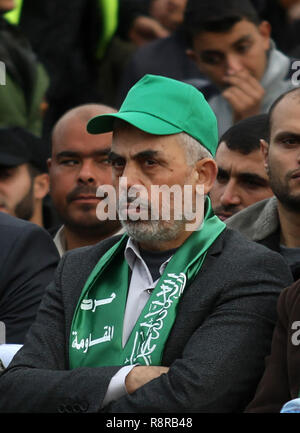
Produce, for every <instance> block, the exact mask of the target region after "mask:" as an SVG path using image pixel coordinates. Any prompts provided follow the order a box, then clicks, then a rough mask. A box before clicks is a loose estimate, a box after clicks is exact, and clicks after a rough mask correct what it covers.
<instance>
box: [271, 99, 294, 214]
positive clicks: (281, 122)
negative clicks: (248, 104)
mask: <svg viewBox="0 0 300 433" xmlns="http://www.w3.org/2000/svg"><path fill="white" fill-rule="evenodd" d="M299 118H300V101H299V93H297V94H296V95H294V96H287V97H286V98H284V99H283V100H282V101H281V102H279V104H278V105H277V107H276V108H275V110H274V112H273V115H272V121H271V137H270V144H269V145H268V144H267V143H264V146H263V149H264V154H265V161H266V168H267V170H268V174H269V178H270V186H271V188H272V190H273V192H274V194H275V195H276V197H277V198H278V200H279V202H280V203H281V204H282V205H283V206H284V207H285V208H287V209H289V210H291V211H295V212H300V124H299Z"/></svg>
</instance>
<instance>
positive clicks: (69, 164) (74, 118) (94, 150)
mask: <svg viewBox="0 0 300 433" xmlns="http://www.w3.org/2000/svg"><path fill="white" fill-rule="evenodd" d="M112 111H114V110H113V108H111V107H107V106H104V105H99V104H86V105H82V106H79V107H76V108H73V109H71V110H70V111H68V112H67V113H65V114H64V115H63V116H62V117H61V118H60V119H59V121H58V122H57V123H56V125H55V127H54V130H53V134H52V156H51V159H49V160H48V166H49V174H50V195H51V198H52V201H53V204H54V207H55V209H56V211H57V213H58V215H59V217H60V219H61V221H62V222H63V226H62V227H60V229H59V230H58V232H57V233H56V235H55V237H54V242H55V244H56V246H57V248H58V251H59V253H60V254H61V255H62V254H63V253H64V252H65V251H67V250H71V249H73V248H78V247H82V246H86V245H93V244H96V243H97V242H100V241H101V240H103V239H105V238H106V237H108V236H111V235H113V234H116V232H118V230H119V229H120V224H119V222H118V220H114V221H109V220H107V221H100V220H99V219H98V218H97V215H96V208H97V205H98V203H99V202H100V198H98V197H96V192H97V189H98V187H99V186H101V185H103V184H105V185H111V166H110V163H109V162H108V154H109V152H110V148H111V140H112V134H111V133H108V134H104V135H101V136H96V137H95V136H92V135H90V134H88V133H87V131H86V123H87V121H88V120H89V119H90V118H91V117H93V116H96V115H99V114H105V113H111V112H112Z"/></svg>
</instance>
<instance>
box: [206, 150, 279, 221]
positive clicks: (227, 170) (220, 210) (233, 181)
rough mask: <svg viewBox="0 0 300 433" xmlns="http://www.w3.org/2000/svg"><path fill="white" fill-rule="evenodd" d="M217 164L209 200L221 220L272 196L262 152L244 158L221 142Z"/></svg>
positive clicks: (256, 151)
mask: <svg viewBox="0 0 300 433" xmlns="http://www.w3.org/2000/svg"><path fill="white" fill-rule="evenodd" d="M216 162H217V165H218V175H217V179H216V182H215V184H214V186H213V188H212V190H211V192H210V198H211V201H212V207H213V209H214V212H215V214H216V215H217V216H218V217H219V218H220V219H221V220H223V221H224V220H226V219H227V218H229V217H231V216H232V215H234V214H235V213H237V212H239V211H241V210H242V209H244V208H246V207H248V206H250V205H251V204H254V203H256V202H258V201H261V200H264V199H266V198H268V197H271V196H272V195H273V192H272V190H271V188H270V186H269V181H268V176H267V174H266V171H265V167H264V160H263V154H262V152H261V151H260V150H255V151H254V152H251V153H249V154H248V155H243V154H242V153H240V152H236V151H232V150H230V149H228V147H227V145H226V143H225V142H222V143H220V145H219V147H218V150H217V153H216Z"/></svg>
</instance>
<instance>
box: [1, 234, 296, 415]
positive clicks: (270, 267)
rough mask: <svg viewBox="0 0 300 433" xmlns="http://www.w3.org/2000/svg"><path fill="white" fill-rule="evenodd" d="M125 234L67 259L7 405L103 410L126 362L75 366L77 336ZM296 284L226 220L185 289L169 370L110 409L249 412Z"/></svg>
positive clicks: (4, 392)
mask: <svg viewBox="0 0 300 433" xmlns="http://www.w3.org/2000/svg"><path fill="white" fill-rule="evenodd" d="M118 239H119V237H115V238H110V239H107V240H105V241H103V242H101V243H99V244H97V245H95V246H93V247H86V248H83V249H78V250H74V251H71V252H69V253H67V254H66V255H65V256H64V257H63V258H62V260H61V262H60V265H59V267H58V270H57V273H56V279H55V284H52V285H50V286H49V288H48V290H47V294H46V295H45V297H44V298H43V302H42V306H41V308H40V311H39V314H38V317H37V320H36V322H35V324H34V325H33V326H32V328H31V330H30V332H29V333H28V335H27V338H26V342H25V345H24V346H23V348H22V349H21V350H20V351H19V352H18V353H17V355H16V356H15V358H14V360H13V361H12V363H11V364H10V367H9V368H8V369H7V370H6V371H5V372H4V373H3V374H2V376H1V377H0V412H1V411H4V412H6V411H15V412H21V411H23V412H56V411H74V412H75V411H89V412H97V411H100V408H101V405H102V401H103V398H104V396H105V394H106V390H107V387H108V384H109V382H110V380H111V378H112V376H113V375H114V374H115V373H116V372H117V371H118V370H119V368H120V367H118V366H117V367H110V366H107V367H97V368H85V367H84V368H77V369H74V370H69V367H68V366H69V359H68V342H69V336H70V335H69V334H70V326H71V321H72V317H73V313H74V309H75V307H76V304H77V302H78V298H79V295H80V292H81V290H82V288H83V285H84V283H85V281H86V279H87V277H88V275H89V273H90V272H91V270H92V269H93V267H94V266H95V264H96V263H97V261H98V260H99V258H100V257H101V256H102V255H103V253H104V252H105V251H106V250H107V249H108V248H109V247H111V246H112V245H113V244H114V243H115V242H116V240H118ZM178 271H179V270H178ZM291 283H292V276H291V274H290V271H289V268H288V266H287V265H286V264H285V262H284V261H283V259H282V257H281V256H280V255H279V254H277V253H274V252H272V251H270V250H268V249H266V248H264V247H262V246H260V245H257V244H255V243H253V242H250V241H247V240H246V239H245V238H244V237H242V236H241V235H240V234H239V233H237V232H234V231H231V230H229V229H226V230H225V231H224V232H223V233H222V235H221V236H220V237H219V238H218V239H217V241H216V242H215V243H214V244H213V245H212V247H211V248H210V249H209V251H208V254H207V257H206V260H205V263H204V265H203V267H202V269H201V272H200V273H199V274H198V276H197V277H196V278H195V280H194V281H193V282H192V284H191V285H190V286H189V287H187V288H186V289H185V291H184V293H183V295H182V298H181V300H180V303H179V306H178V312H177V317H176V320H175V323H174V326H173V328H172V330H171V333H170V335H169V338H168V340H167V343H166V345H165V350H164V353H163V360H162V365H165V366H170V370H169V372H168V374H164V375H162V376H161V377H159V378H157V379H155V380H152V381H151V382H149V383H148V384H146V385H144V386H143V387H141V388H140V389H138V390H137V391H136V392H135V393H133V394H131V395H125V396H123V397H121V398H120V399H119V400H117V401H115V402H112V403H111V404H110V405H108V406H107V407H106V408H105V409H104V410H105V411H107V412H133V413H138V412H153V413H154V412H174V413H175V412H179V413H180V412H235V411H243V410H244V408H245V407H246V405H247V403H248V402H249V401H250V400H251V398H252V397H253V395H254V392H255V390H256V387H257V384H258V381H259V379H260V377H261V375H262V373H263V368H264V358H265V356H266V355H267V354H268V353H269V350H270V343H271V337H272V332H273V327H274V324H275V320H276V302H277V298H278V295H279V293H280V291H281V290H282V289H283V288H284V287H286V286H288V285H290V284H291Z"/></svg>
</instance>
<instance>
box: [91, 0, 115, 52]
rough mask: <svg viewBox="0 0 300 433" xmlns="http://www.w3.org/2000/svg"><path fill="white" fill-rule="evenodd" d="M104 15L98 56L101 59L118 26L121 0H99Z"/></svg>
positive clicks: (102, 15)
mask: <svg viewBox="0 0 300 433" xmlns="http://www.w3.org/2000/svg"><path fill="white" fill-rule="evenodd" d="M98 2H99V8H100V11H101V17H102V22H101V25H102V32H101V38H100V41H99V44H98V48H97V53H96V57H97V59H101V58H102V57H103V55H104V53H105V50H106V47H107V45H108V43H109V42H110V41H111V39H112V37H113V35H114V34H115V32H116V30H117V27H118V12H119V0H98Z"/></svg>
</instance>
